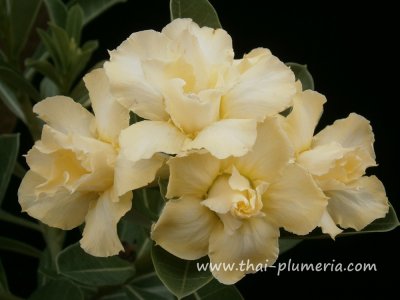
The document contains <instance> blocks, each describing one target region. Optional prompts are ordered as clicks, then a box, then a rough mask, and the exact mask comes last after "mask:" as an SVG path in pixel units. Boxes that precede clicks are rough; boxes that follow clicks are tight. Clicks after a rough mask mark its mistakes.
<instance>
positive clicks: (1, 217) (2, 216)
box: [0, 209, 42, 232]
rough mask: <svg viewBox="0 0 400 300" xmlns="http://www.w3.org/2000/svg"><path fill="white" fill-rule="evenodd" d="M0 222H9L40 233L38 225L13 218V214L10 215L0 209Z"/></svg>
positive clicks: (20, 218)
mask: <svg viewBox="0 0 400 300" xmlns="http://www.w3.org/2000/svg"><path fill="white" fill-rule="evenodd" d="M0 221H4V222H9V223H12V224H15V225H19V226H23V227H25V228H29V229H32V230H36V231H38V232H42V230H41V229H40V226H39V224H37V223H34V222H32V221H29V220H26V219H24V218H22V217H17V216H14V215H13V214H10V213H9V212H6V211H4V210H2V209H0Z"/></svg>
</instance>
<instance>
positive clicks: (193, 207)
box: [151, 196, 218, 260]
mask: <svg viewBox="0 0 400 300" xmlns="http://www.w3.org/2000/svg"><path fill="white" fill-rule="evenodd" d="M200 201H201V199H198V198H196V197H192V196H184V197H182V198H180V199H176V200H169V201H168V202H167V203H166V204H165V206H164V209H163V211H162V212H161V215H160V218H159V219H158V221H157V223H155V224H154V225H153V227H152V231H151V238H152V239H153V240H154V241H155V242H156V243H157V244H158V245H160V246H161V247H163V248H164V249H165V250H167V251H168V252H170V253H172V254H173V255H175V256H177V257H180V258H182V259H188V260H192V259H198V258H200V257H202V256H204V255H207V253H208V240H209V238H210V234H211V232H212V230H213V228H214V227H215V225H216V224H217V222H218V218H217V217H216V216H215V215H214V213H212V212H211V211H210V210H209V209H208V208H206V207H204V206H202V205H201V204H200Z"/></svg>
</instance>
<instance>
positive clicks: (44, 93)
mask: <svg viewBox="0 0 400 300" xmlns="http://www.w3.org/2000/svg"><path fill="white" fill-rule="evenodd" d="M59 94H60V90H59V89H58V86H57V84H55V83H54V81H53V80H51V79H50V78H49V77H44V78H43V79H42V81H41V82H40V95H41V97H42V98H46V97H51V96H56V95H59Z"/></svg>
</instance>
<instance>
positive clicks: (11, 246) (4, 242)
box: [0, 236, 41, 258]
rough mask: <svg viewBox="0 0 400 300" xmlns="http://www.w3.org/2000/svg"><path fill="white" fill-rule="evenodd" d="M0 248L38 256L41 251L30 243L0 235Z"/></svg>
mask: <svg viewBox="0 0 400 300" xmlns="http://www.w3.org/2000/svg"><path fill="white" fill-rule="evenodd" d="M0 249H1V250H6V251H12V252H15V253H19V254H24V255H27V256H32V257H35V258H39V257H40V254H41V252H40V251H39V250H38V249H36V248H35V247H32V246H31V245H28V244H25V243H23V242H20V241H17V240H13V239H10V238H6V237H3V236H0Z"/></svg>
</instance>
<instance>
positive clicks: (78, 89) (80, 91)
mask: <svg viewBox="0 0 400 300" xmlns="http://www.w3.org/2000/svg"><path fill="white" fill-rule="evenodd" d="M71 98H72V99H74V100H75V101H76V102H78V103H80V104H82V106H84V107H89V106H90V104H91V102H90V99H89V91H88V90H87V88H86V86H85V82H84V81H83V80H79V82H78V84H77V85H75V87H74V88H73V89H72V91H71Z"/></svg>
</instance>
